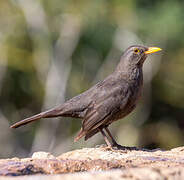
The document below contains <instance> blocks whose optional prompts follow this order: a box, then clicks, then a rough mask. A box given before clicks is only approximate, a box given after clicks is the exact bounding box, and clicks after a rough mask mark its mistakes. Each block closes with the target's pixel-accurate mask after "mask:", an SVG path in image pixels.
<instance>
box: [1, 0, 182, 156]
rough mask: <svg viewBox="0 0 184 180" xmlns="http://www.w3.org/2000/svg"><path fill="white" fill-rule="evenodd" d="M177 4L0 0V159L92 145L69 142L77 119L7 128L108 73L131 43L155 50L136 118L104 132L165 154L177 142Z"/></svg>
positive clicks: (179, 51)
mask: <svg viewBox="0 0 184 180" xmlns="http://www.w3.org/2000/svg"><path fill="white" fill-rule="evenodd" d="M183 12H184V2H183V1H181V0H175V1H172V0H165V1H160V0H152V1H147V0H114V1H110V0H109V1H107V0H92V1H87V0H77V1H76V0H39V1H38V0H37V1H36V0H1V1H0V146H1V148H0V157H12V156H15V155H16V156H26V155H28V154H29V153H31V152H33V151H39V150H43V151H50V152H52V153H54V154H56V155H57V154H60V153H62V152H64V151H67V150H70V149H74V148H78V147H84V146H88V147H90V146H95V145H96V144H100V143H102V142H103V139H102V137H101V135H100V134H98V135H96V136H94V137H93V138H91V139H90V140H89V141H88V142H84V141H83V140H81V141H80V142H77V143H73V137H74V136H75V134H76V132H77V131H78V130H79V128H80V123H81V122H80V120H78V119H71V118H58V119H52V120H51V119H45V120H44V119H42V120H41V121H37V122H36V123H32V124H30V125H27V126H25V127H22V128H20V129H16V130H12V129H9V125H10V124H12V123H14V122H16V121H19V120H21V119H23V118H25V117H28V116H30V115H33V114H35V113H38V112H40V111H41V110H46V109H49V108H51V107H54V106H55V105H57V104H60V103H62V102H64V101H65V100H66V99H69V98H71V97H73V96H75V95H77V94H79V93H81V92H83V91H85V90H86V89H88V88H89V87H90V86H91V85H93V84H94V83H96V82H97V81H99V80H101V79H103V78H104V77H105V76H106V75H107V74H109V73H111V72H112V71H113V69H114V67H115V66H116V64H117V63H118V60H119V56H120V54H121V53H122V52H123V51H124V49H125V48H127V47H128V46H129V45H132V44H144V45H148V46H158V47H161V48H162V49H163V51H162V52H161V53H158V54H155V55H152V56H151V57H149V58H148V59H147V61H146V63H145V65H144V73H145V76H144V77H145V78H144V82H145V84H144V92H143V96H142V100H141V102H140V104H139V106H138V107H137V109H136V111H135V112H133V113H132V114H131V115H129V116H128V117H127V118H125V119H124V120H121V121H118V122H115V123H113V124H112V126H111V130H112V132H113V134H114V135H115V136H116V139H117V140H118V142H119V143H121V144H123V145H129V146H132V145H134V146H141V147H149V148H155V147H160V148H171V147H176V146H180V145H182V144H183V143H184V133H183V129H184V120H183V118H184V36H183V31H184V21H183V19H184V13H183Z"/></svg>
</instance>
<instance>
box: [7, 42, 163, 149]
mask: <svg viewBox="0 0 184 180" xmlns="http://www.w3.org/2000/svg"><path fill="white" fill-rule="evenodd" d="M161 50H162V49H161V48H159V47H147V46H143V45H133V46H130V47H128V48H127V49H126V50H125V51H124V53H123V54H122V55H121V56H120V61H119V63H118V65H117V67H116V68H115V70H114V71H113V72H112V73H111V74H110V75H108V76H107V77H106V78H105V79H104V80H102V81H99V82H98V83H97V84H95V85H94V86H92V87H91V88H89V89H88V90H86V91H85V92H83V93H81V94H79V95H77V96H75V97H73V98H71V99H69V100H67V101H66V102H64V103H63V104H61V105H58V106H55V107H54V108H52V109H50V110H47V111H44V112H41V113H39V114H36V115H34V116H32V117H28V118H26V119H23V120H21V121H19V122H17V123H15V124H13V125H11V126H10V127H11V128H18V127H20V126H23V125H26V124H28V123H30V122H33V121H36V120H39V119H41V118H53V117H59V116H62V117H73V118H80V119H82V126H81V129H80V131H79V133H78V135H77V136H76V137H75V139H74V141H75V142H76V141H78V140H79V139H80V138H82V137H84V139H85V140H88V139H89V138H91V137H92V136H93V135H95V134H97V133H99V132H100V133H101V134H102V136H103V138H104V140H105V143H106V144H107V147H110V148H114V147H120V146H121V145H119V144H118V143H117V142H116V140H115V139H114V138H113V136H112V134H111V132H110V130H109V129H108V127H109V125H110V124H111V123H112V122H114V121H117V120H119V119H122V118H124V117H125V116H127V115H128V114H129V113H131V112H132V111H133V110H134V109H135V107H136V105H137V102H138V100H139V98H140V97H141V94H142V93H141V92H142V88H143V70H142V68H143V63H144V62H145V60H146V58H147V57H148V55H149V54H152V53H155V52H158V51H161Z"/></svg>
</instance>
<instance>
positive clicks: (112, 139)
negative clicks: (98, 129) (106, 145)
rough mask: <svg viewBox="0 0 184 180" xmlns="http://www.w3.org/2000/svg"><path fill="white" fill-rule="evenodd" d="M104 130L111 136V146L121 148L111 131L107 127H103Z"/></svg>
mask: <svg viewBox="0 0 184 180" xmlns="http://www.w3.org/2000/svg"><path fill="white" fill-rule="evenodd" d="M105 131H106V132H107V134H108V135H109V137H110V138H111V141H112V146H113V147H117V148H122V147H123V146H121V145H119V144H118V143H117V142H116V141H115V139H114V138H113V136H112V134H111V132H110V131H109V129H108V128H107V127H105Z"/></svg>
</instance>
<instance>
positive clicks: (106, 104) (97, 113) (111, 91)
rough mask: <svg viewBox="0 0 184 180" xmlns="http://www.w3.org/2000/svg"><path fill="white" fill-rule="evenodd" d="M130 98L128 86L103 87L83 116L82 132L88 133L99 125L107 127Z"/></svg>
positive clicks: (120, 84) (125, 84) (123, 84)
mask: <svg viewBox="0 0 184 180" xmlns="http://www.w3.org/2000/svg"><path fill="white" fill-rule="evenodd" d="M129 96H130V92H129V88H128V84H127V83H126V82H123V83H122V82H121V83H119V84H117V83H115V84H114V86H112V84H110V88H109V85H107V86H105V87H104V86H103V87H101V89H100V93H98V94H97V96H96V98H95V100H94V101H93V102H92V103H91V105H90V107H89V108H88V111H87V112H86V114H85V117H84V120H83V123H82V131H83V132H89V131H92V130H94V129H96V128H98V127H100V126H101V125H108V122H109V121H110V120H113V118H115V116H116V114H117V113H118V112H120V111H121V110H122V109H123V108H124V107H125V106H126V104H127V102H128V99H129Z"/></svg>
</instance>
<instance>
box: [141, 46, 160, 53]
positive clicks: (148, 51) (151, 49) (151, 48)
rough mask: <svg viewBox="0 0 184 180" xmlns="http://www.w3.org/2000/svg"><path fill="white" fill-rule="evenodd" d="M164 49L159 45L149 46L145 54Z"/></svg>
mask: <svg viewBox="0 0 184 180" xmlns="http://www.w3.org/2000/svg"><path fill="white" fill-rule="evenodd" d="M161 50H162V49H161V48H159V47H149V48H148V50H147V51H145V52H144V53H145V54H152V53H155V52H158V51H161Z"/></svg>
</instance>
